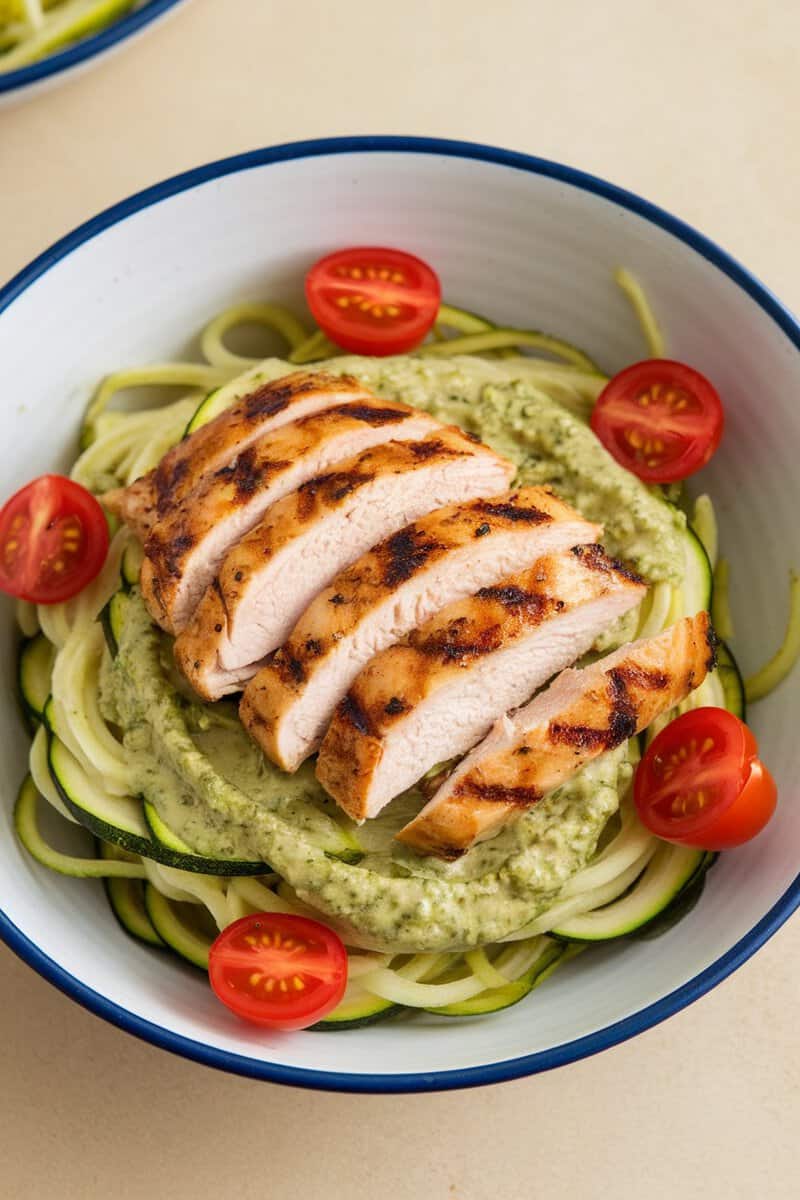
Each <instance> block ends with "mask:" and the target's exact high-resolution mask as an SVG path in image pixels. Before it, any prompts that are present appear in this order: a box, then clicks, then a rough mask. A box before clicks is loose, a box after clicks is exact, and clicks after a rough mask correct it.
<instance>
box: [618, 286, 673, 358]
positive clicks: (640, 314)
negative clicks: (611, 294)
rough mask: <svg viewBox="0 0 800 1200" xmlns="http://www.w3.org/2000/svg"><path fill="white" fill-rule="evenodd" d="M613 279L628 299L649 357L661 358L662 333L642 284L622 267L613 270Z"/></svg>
mask: <svg viewBox="0 0 800 1200" xmlns="http://www.w3.org/2000/svg"><path fill="white" fill-rule="evenodd" d="M614 280H615V282H616V283H617V285H618V287H620V288H621V290H622V291H623V292H624V293H625V295H626V297H627V298H628V300H629V301H630V305H631V308H632V309H633V311H634V313H635V315H636V319H637V321H638V322H639V324H640V325H641V328H642V333H643V334H644V338H645V341H646V342H647V349H648V350H649V352H650V357H651V358H663V357H664V354H665V345H664V335H663V334H662V332H661V328H660V326H659V324H658V321H657V320H656V318H655V314H654V313H653V310H652V308H651V307H650V301H649V300H648V299H647V296H646V295H645V293H644V289H643V288H642V285H641V284H640V283H639V281H638V279H635V278H634V276H633V275H631V273H630V271H626V270H625V268H624V267H620V268H619V269H618V270H617V271H615V272H614Z"/></svg>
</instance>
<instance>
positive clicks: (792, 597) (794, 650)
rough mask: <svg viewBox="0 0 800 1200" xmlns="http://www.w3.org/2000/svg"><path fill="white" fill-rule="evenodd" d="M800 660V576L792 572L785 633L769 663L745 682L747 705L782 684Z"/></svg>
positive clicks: (760, 698)
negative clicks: (799, 659)
mask: <svg viewBox="0 0 800 1200" xmlns="http://www.w3.org/2000/svg"><path fill="white" fill-rule="evenodd" d="M798 658H800V576H798V574H797V573H796V572H795V571H792V572H791V573H790V576H789V620H788V622H787V625H786V633H785V635H784V639H783V642H782V643H781V645H780V647H779V649H778V650H777V651H776V653H775V654H774V655H773V656H772V658H771V659H770V660H769V662H768V663H767V664H766V665H765V666H763V667H762V668H761V670H760V671H756V673H755V675H751V676H750V678H749V679H746V680H745V683H744V690H745V694H746V696H747V700H748V703H751V704H752V703H753V701H755V700H762V699H763V698H764V696H768V695H769V693H770V692H772V691H774V690H775V688H776V687H777V686H778V684H779V683H783V681H784V679H785V678H786V676H787V675H788V674H789V672H790V671H791V669H792V667H793V666H794V665H795V663H796V662H797V660H798Z"/></svg>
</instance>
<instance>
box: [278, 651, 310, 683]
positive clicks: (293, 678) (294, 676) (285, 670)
mask: <svg viewBox="0 0 800 1200" xmlns="http://www.w3.org/2000/svg"><path fill="white" fill-rule="evenodd" d="M272 663H273V666H274V667H275V670H276V671H277V672H278V676H279V678H280V679H281V680H282V682H283V683H288V684H293V683H304V682H305V678H306V673H305V669H304V667H303V664H302V663H301V662H300V659H299V658H295V656H294V655H293V654H292V652H291V650H289V649H288V648H287V647H284V649H283V650H279V651H278V653H277V654H276V655H275V657H274V658H273V660H272Z"/></svg>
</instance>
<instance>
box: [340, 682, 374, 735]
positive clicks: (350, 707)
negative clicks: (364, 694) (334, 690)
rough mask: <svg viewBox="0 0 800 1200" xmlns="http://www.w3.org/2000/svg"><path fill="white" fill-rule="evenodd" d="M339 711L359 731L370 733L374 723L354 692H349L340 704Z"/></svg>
mask: <svg viewBox="0 0 800 1200" xmlns="http://www.w3.org/2000/svg"><path fill="white" fill-rule="evenodd" d="M339 713H340V715H341V716H342V717H343V718H344V720H345V721H349V723H350V724H351V725H352V726H353V728H354V729H356V730H358V732H359V733H363V734H370V733H371V732H372V725H371V723H370V719H369V717H368V716H367V714H366V712H365V711H364V709H363V708H362V707H361V705H360V704H359V703H358V701H357V700H356V698H355V696H354V695H353V694H352V692H348V693H347V695H346V696H345V697H344V699H343V700H342V701H341V703H340V705H339Z"/></svg>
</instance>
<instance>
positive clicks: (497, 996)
mask: <svg viewBox="0 0 800 1200" xmlns="http://www.w3.org/2000/svg"><path fill="white" fill-rule="evenodd" d="M581 948H582V947H581ZM577 953H578V948H577V947H568V946H567V945H565V944H563V943H562V944H559V943H558V942H557V941H554V942H553V944H552V945H551V946H548V947H547V948H546V950H545V951H544V953H543V954H542V955H541V957H540V958H538V959H537V960H536V962H535V963H534V964H533V966H532V967H531V968H530V969H529V970H528V971H526V972H525V974H524V975H522V976H520V978H519V979H515V980H514V981H513V982H512V983H507V984H505V985H504V986H503V987H499V988H490V989H489V990H488V991H485V992H481V994H480V995H479V996H473V997H472V999H470V1000H462V1001H460V1002H459V1003H457V1004H447V1005H445V1006H444V1007H443V1008H429V1009H427V1011H428V1012H430V1013H434V1014H435V1015H436V1016H437V1017H483V1016H486V1015H487V1014H489V1013H495V1012H501V1011H502V1010H503V1009H504V1008H511V1007H512V1005H514V1004H519V1002H520V1000H524V999H525V997H526V996H527V995H529V994H530V993H531V992H532V991H533V989H534V988H535V987H538V986H539V984H540V983H544V981H545V979H548V978H549V977H550V975H552V973H553V971H555V969H556V968H557V967H558V966H560V965H561V964H562V963H564V962H566V961H568V959H569V958H572V957H574V956H575V955H576V954H577Z"/></svg>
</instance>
